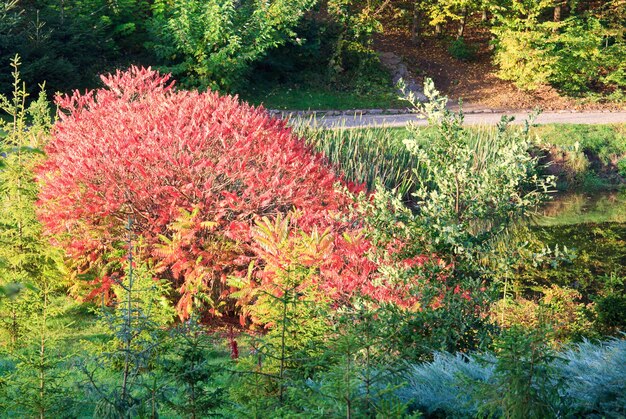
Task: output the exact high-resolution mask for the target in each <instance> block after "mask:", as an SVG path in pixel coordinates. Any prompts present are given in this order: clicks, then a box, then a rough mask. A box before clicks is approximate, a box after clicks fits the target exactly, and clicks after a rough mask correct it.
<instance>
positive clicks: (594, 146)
mask: <svg viewBox="0 0 626 419" xmlns="http://www.w3.org/2000/svg"><path fill="white" fill-rule="evenodd" d="M531 132H532V134H533V135H536V136H537V137H539V138H541V139H542V140H543V142H545V143H548V144H552V145H556V146H559V147H575V145H576V143H578V144H579V147H580V148H581V149H582V150H583V151H588V152H592V153H594V154H595V155H597V156H598V157H599V158H600V159H601V160H602V161H603V162H605V163H608V162H610V161H611V159H613V158H614V157H615V156H620V155H626V124H607V125H576V124H549V125H540V126H537V127H534V128H533V129H532V131H531Z"/></svg>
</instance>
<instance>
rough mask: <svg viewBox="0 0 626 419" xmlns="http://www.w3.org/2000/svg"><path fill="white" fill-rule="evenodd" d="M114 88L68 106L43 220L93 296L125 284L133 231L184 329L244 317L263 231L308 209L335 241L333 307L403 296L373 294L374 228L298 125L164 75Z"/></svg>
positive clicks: (308, 224) (121, 76)
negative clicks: (236, 283)
mask: <svg viewBox="0 0 626 419" xmlns="http://www.w3.org/2000/svg"><path fill="white" fill-rule="evenodd" d="M102 81H103V82H104V85H105V87H104V88H101V89H98V90H95V91H90V92H86V93H84V94H81V93H79V92H75V93H74V94H73V95H71V96H59V97H57V104H58V106H59V108H60V113H59V117H60V120H59V122H57V124H56V125H55V127H54V129H53V132H52V136H53V138H52V140H51V142H50V144H49V146H48V147H47V149H46V153H47V156H48V158H47V160H46V162H45V163H43V164H42V165H41V167H40V168H39V181H40V182H41V184H42V185H41V194H40V201H39V216H40V219H41V220H42V221H43V222H44V224H45V225H46V226H47V228H48V230H49V232H50V233H51V234H52V236H53V237H54V240H55V241H56V242H57V243H58V244H59V245H61V246H62V247H63V248H64V249H65V251H66V252H67V254H68V256H69V257H70V258H71V259H72V260H73V261H74V266H75V268H76V269H75V270H76V272H78V273H79V274H82V275H80V276H77V278H83V277H86V278H88V279H90V281H89V282H88V284H90V285H89V286H90V288H88V289H86V290H85V289H84V288H85V287H84V286H82V285H81V286H82V288H83V289H82V292H83V294H87V293H91V294H92V295H95V294H97V293H100V292H104V293H108V292H109V288H110V286H111V284H112V283H114V282H115V281H116V277H117V276H118V275H120V274H123V269H121V268H120V266H121V264H120V262H119V261H116V256H115V255H116V254H117V255H120V254H122V252H121V250H122V249H123V246H124V244H123V240H122V239H123V237H124V236H125V234H126V233H125V231H124V229H125V228H126V225H127V222H128V220H129V219H130V220H132V225H133V232H134V233H135V234H136V235H138V236H141V237H142V240H143V243H144V244H145V245H144V249H145V250H144V254H142V255H139V256H140V257H141V258H142V259H144V260H149V261H151V263H153V264H154V266H155V272H157V273H158V275H159V276H160V277H161V278H165V279H169V280H170V281H171V282H172V283H173V285H174V286H175V288H176V289H177V292H178V294H179V295H178V296H177V298H178V306H177V307H178V311H179V314H180V315H181V317H183V318H184V317H186V316H187V315H188V314H189V312H190V311H191V310H192V309H193V308H194V307H198V306H200V305H201V306H204V307H207V308H208V309H209V310H211V311H212V313H215V314H217V313H223V312H225V311H229V310H232V309H233V308H234V307H233V304H232V300H229V295H231V293H232V291H234V290H235V289H234V288H231V286H230V285H229V283H228V282H229V281H228V279H229V278H231V277H240V278H242V277H248V278H252V281H249V282H250V283H251V284H252V285H251V286H254V284H258V283H259V282H260V280H261V279H260V275H259V273H260V272H261V271H262V269H263V261H262V260H261V258H260V257H259V255H258V254H257V253H256V252H255V250H254V246H253V245H252V242H253V239H252V236H251V228H252V226H254V224H255V221H256V220H259V219H260V218H262V217H269V218H274V217H276V216H277V215H279V214H286V213H287V212H290V211H292V212H293V211H295V212H296V213H297V214H298V215H297V217H293V218H292V220H294V221H293V222H296V223H297V225H296V227H297V228H299V229H301V230H302V231H303V232H304V233H307V232H312V231H313V230H314V229H318V230H319V231H326V232H328V234H330V235H331V236H332V237H333V244H332V245H333V248H332V252H331V253H332V257H331V258H330V260H331V261H332V262H333V263H332V269H327V270H326V272H324V271H322V272H320V274H319V275H318V276H317V277H316V278H317V280H318V281H321V282H323V281H326V284H325V288H326V289H327V290H328V295H334V296H335V297H337V296H339V295H344V296H348V295H351V294H352V293H354V292H361V291H362V292H363V293H367V294H371V295H373V296H375V297H376V298H382V296H385V295H386V296H390V297H393V298H398V296H396V295H394V294H395V293H390V292H386V291H385V284H384V281H383V282H381V281H380V280H378V281H377V282H376V285H372V283H371V282H370V279H371V278H372V277H373V276H375V275H376V269H375V266H374V267H372V266H371V265H372V263H371V262H367V261H366V252H365V251H364V249H367V248H369V247H371V246H370V245H369V244H368V243H366V242H363V240H361V239H349V240H348V239H346V238H347V237H352V238H356V237H359V229H360V228H361V227H360V226H359V223H357V222H354V220H352V219H351V218H350V217H349V216H348V214H349V213H350V211H349V209H350V207H351V206H352V205H353V203H354V202H355V201H354V199H353V197H352V193H351V192H350V191H349V189H348V188H346V185H345V184H344V185H341V186H339V187H337V186H338V185H337V183H338V182H340V178H338V177H337V176H336V175H335V173H334V172H333V171H332V169H330V168H329V167H328V166H326V165H325V162H324V159H323V157H322V156H321V155H319V154H315V153H313V152H312V151H311V149H310V148H309V147H308V146H307V145H306V144H305V142H304V141H303V140H302V139H300V138H298V137H297V136H295V135H294V134H293V133H292V131H291V129H290V128H288V127H287V126H286V125H285V123H284V122H282V121H280V120H277V119H272V118H270V117H269V115H268V114H267V113H266V112H264V111H263V110H262V109H256V108H254V107H251V106H249V105H247V104H244V103H239V102H238V100H237V98H236V97H232V96H220V95H218V94H217V93H214V92H211V91H209V92H205V93H199V92H196V91H183V90H175V89H174V88H173V83H171V82H170V81H169V76H164V75H160V74H159V73H157V72H155V71H152V70H150V69H143V68H142V69H140V68H136V67H133V68H131V69H130V70H129V71H127V72H119V71H118V72H117V73H116V74H114V75H109V76H103V77H102ZM357 244H358V245H357ZM116 252H117V253H116ZM112 255H113V256H112ZM117 259H119V257H117ZM263 280H268V279H267V278H265V279H263ZM270 280H271V278H270ZM85 282H86V281H83V282H81V281H79V280H76V281H75V284H79V285H80V284H84V283H85ZM81 286H76V288H77V289H80V288H81ZM343 288H346V289H343Z"/></svg>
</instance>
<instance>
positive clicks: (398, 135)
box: [303, 124, 626, 191]
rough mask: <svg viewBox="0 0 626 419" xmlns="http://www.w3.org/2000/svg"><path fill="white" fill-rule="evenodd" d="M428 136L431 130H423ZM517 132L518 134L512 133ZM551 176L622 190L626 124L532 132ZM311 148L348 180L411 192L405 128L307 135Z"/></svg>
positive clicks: (576, 186)
mask: <svg viewBox="0 0 626 419" xmlns="http://www.w3.org/2000/svg"><path fill="white" fill-rule="evenodd" d="M421 129H423V130H429V128H421ZM513 129H516V128H513ZM530 134H531V135H532V136H533V137H534V139H535V141H536V143H537V153H540V154H541V155H543V156H544V157H543V158H542V161H541V162H542V164H543V165H545V168H544V169H543V170H544V172H545V173H546V174H553V175H556V176H557V178H558V183H557V188H558V189H559V190H598V189H612V188H616V187H620V186H621V185H623V184H624V182H625V180H626V124H614V125H574V124H549V125H540V126H536V127H533V128H531V133H530ZM303 135H305V136H306V137H307V138H308V139H309V141H310V143H311V144H312V145H313V146H314V147H315V148H316V149H317V150H319V151H321V152H323V153H324V154H325V155H326V156H327V157H328V159H329V161H330V162H331V163H332V164H334V165H336V166H337V167H340V168H341V170H342V172H343V173H344V175H345V176H346V178H347V179H348V180H351V181H356V182H362V183H365V184H366V185H367V186H368V187H370V188H371V187H372V186H373V185H374V181H375V179H376V178H377V177H378V178H380V179H381V181H382V183H383V184H384V185H385V186H387V187H389V188H394V187H398V188H399V189H400V190H402V191H409V190H410V188H411V186H410V185H412V184H413V179H411V176H412V173H411V171H410V168H411V167H414V166H415V164H414V163H415V161H414V158H413V157H412V156H410V155H409V153H408V152H407V151H406V149H405V147H404V145H403V144H402V141H403V139H405V138H407V137H408V136H409V135H411V134H410V133H409V131H408V130H407V129H405V128H359V129H350V130H318V131H312V130H309V129H304V130H303Z"/></svg>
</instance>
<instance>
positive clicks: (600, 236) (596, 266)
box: [531, 190, 626, 295]
mask: <svg viewBox="0 0 626 419" xmlns="http://www.w3.org/2000/svg"><path fill="white" fill-rule="evenodd" d="M531 230H532V231H534V233H535V234H536V235H537V237H538V238H539V239H540V240H541V242H543V243H545V244H547V245H549V246H551V247H552V246H555V245H558V246H559V247H561V248H562V247H563V246H566V247H567V248H568V249H571V250H573V251H574V254H575V257H574V258H573V259H572V260H571V262H569V263H564V264H560V265H559V266H558V267H557V268H556V269H546V270H543V271H539V272H534V274H533V276H534V280H535V281H536V282H537V283H541V284H543V285H547V284H557V285H562V286H573V287H575V288H577V289H579V290H580V291H582V292H583V295H589V294H595V293H596V292H598V291H599V290H601V289H602V288H603V286H604V283H605V282H606V281H607V277H609V276H611V275H617V276H618V277H622V278H626V190H621V191H613V192H598V193H568V194H559V195H556V196H555V197H554V199H553V200H552V201H550V202H549V203H547V204H546V205H545V206H544V207H543V208H542V209H541V210H540V211H539V215H538V216H537V217H536V218H535V219H534V220H533V226H532V227H531ZM624 288H625V289H624V291H625V292H626V281H625V283H624Z"/></svg>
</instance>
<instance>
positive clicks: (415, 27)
mask: <svg viewBox="0 0 626 419" xmlns="http://www.w3.org/2000/svg"><path fill="white" fill-rule="evenodd" d="M420 30H421V25H420V11H419V6H418V2H417V1H416V2H415V3H414V5H413V19H412V20H411V41H412V42H413V44H415V45H417V44H419V43H420Z"/></svg>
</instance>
